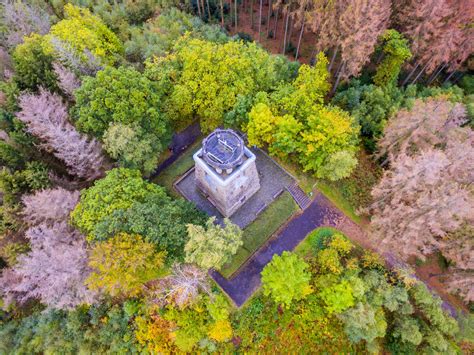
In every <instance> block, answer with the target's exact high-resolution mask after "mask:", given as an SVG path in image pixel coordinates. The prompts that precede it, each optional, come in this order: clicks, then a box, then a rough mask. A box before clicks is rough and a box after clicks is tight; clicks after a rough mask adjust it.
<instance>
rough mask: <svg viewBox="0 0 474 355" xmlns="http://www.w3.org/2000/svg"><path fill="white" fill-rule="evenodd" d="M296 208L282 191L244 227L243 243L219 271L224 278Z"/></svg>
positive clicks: (257, 247) (235, 269)
mask: <svg viewBox="0 0 474 355" xmlns="http://www.w3.org/2000/svg"><path fill="white" fill-rule="evenodd" d="M297 210H298V206H297V205H296V203H295V201H294V200H293V198H292V197H291V195H290V194H289V193H288V192H287V191H284V192H283V193H282V194H281V195H280V196H278V198H277V199H276V200H275V201H273V202H272V204H271V205H270V206H268V207H267V208H266V209H265V211H263V212H262V213H261V214H260V215H259V216H258V217H257V219H256V220H255V221H253V222H252V223H251V224H250V225H248V226H247V227H246V228H245V229H244V236H243V239H244V245H243V246H242V247H241V248H239V250H238V251H237V254H235V255H234V257H233V258H232V261H231V262H229V263H228V264H226V265H224V267H223V268H222V270H221V271H220V273H221V274H222V275H223V276H224V277H226V278H229V277H230V276H232V274H233V273H235V272H236V271H237V270H238V269H239V268H240V266H241V265H242V264H243V263H244V262H245V261H246V260H247V259H248V258H249V257H250V256H251V255H252V254H253V253H254V252H255V251H256V250H257V249H259V248H260V247H261V246H262V245H263V244H265V242H266V241H267V240H268V238H270V237H271V236H272V235H273V234H274V233H275V232H276V231H277V230H278V228H280V226H281V225H282V224H283V223H285V222H286V221H287V220H288V219H289V218H290V217H291V216H292V215H293V213H295V212H296V211H297Z"/></svg>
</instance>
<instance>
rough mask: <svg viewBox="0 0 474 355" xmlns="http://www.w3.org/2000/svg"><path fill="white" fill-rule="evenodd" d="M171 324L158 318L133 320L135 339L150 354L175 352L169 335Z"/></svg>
mask: <svg viewBox="0 0 474 355" xmlns="http://www.w3.org/2000/svg"><path fill="white" fill-rule="evenodd" d="M172 325H173V324H172V323H171V322H169V321H167V320H166V319H164V318H162V317H160V316H152V317H151V318H150V319H147V318H145V317H137V318H135V327H136V329H135V337H136V338H137V341H138V343H139V344H140V345H142V346H143V347H145V348H146V349H147V350H148V351H149V352H150V353H152V354H169V353H172V352H173V351H176V348H175V346H174V344H173V337H172V335H171V334H172V333H171V328H172Z"/></svg>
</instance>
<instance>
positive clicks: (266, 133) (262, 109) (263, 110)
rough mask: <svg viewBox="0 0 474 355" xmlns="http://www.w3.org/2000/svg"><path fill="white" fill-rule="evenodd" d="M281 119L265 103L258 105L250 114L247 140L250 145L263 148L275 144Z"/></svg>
mask: <svg viewBox="0 0 474 355" xmlns="http://www.w3.org/2000/svg"><path fill="white" fill-rule="evenodd" d="M279 120H280V117H278V116H275V115H274V114H273V113H272V111H271V110H270V107H268V105H267V104H264V103H258V104H256V105H255V106H254V107H252V110H251V111H250V113H249V122H248V124H247V138H248V141H249V144H250V145H256V146H259V147H263V146H265V145H270V144H272V143H273V141H274V138H273V133H274V131H275V126H276V125H277V123H278V121H279Z"/></svg>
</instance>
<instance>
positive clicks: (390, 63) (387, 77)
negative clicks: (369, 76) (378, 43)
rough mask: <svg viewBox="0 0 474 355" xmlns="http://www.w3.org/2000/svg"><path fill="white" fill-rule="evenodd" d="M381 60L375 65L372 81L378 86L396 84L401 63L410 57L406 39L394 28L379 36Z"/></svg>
mask: <svg viewBox="0 0 474 355" xmlns="http://www.w3.org/2000/svg"><path fill="white" fill-rule="evenodd" d="M381 40H382V43H383V44H382V45H383V49H382V51H383V53H384V55H385V57H384V59H383V60H382V62H381V63H380V64H379V66H378V67H377V72H376V73H375V76H374V83H375V84H376V85H378V86H386V85H390V84H396V81H397V79H398V75H399V74H400V70H401V67H402V65H403V63H404V62H405V61H406V60H407V59H410V58H411V52H410V47H409V44H408V41H407V40H406V39H405V38H404V37H403V35H401V34H400V33H399V32H397V31H396V30H392V29H390V30H386V31H385V32H384V33H383V35H382V36H381Z"/></svg>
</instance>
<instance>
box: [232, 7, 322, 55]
mask: <svg viewBox="0 0 474 355" xmlns="http://www.w3.org/2000/svg"><path fill="white" fill-rule="evenodd" d="M243 5H245V8H244V7H243ZM268 8H269V6H268V4H267V3H264V4H263V6H262V26H261V32H260V36H259V32H258V18H259V12H260V5H259V2H258V1H255V2H254V6H253V26H252V17H251V12H250V6H249V5H248V4H246V3H245V2H243V3H242V5H240V6H238V14H237V27H235V26H234V25H232V26H230V27H229V28H228V29H229V32H230V33H231V35H235V34H237V33H239V32H240V33H246V34H249V35H251V36H252V39H253V40H255V41H256V42H258V43H260V44H261V45H262V46H263V47H264V48H265V49H267V50H268V51H269V52H271V53H273V54H283V42H284V34H285V25H286V21H285V17H284V16H283V14H282V13H281V12H278V19H277V18H276V14H277V11H273V14H272V15H271V16H270V22H269V23H270V26H268V25H267V20H268ZM227 22H228V23H229V22H230V19H228V20H227ZM292 22H293V21H291V20H290V21H288V30H287V40H286V44H287V48H288V44H290V43H291V45H290V46H291V48H292V50H291V51H290V50H289V51H287V53H286V55H287V57H288V58H290V59H291V60H295V56H294V54H295V50H296V46H297V44H298V39H299V36H300V31H301V25H299V26H292ZM275 23H276V24H275ZM275 29H276V31H275ZM268 33H270V34H273V35H272V36H271V37H270V36H268ZM314 37H315V35H314V33H310V32H304V33H303V36H302V38H301V47H300V51H299V55H298V60H299V61H300V62H301V63H306V64H308V63H309V62H310V60H311V58H312V57H313V56H314V52H313V50H314ZM293 48H294V49H295V50H293Z"/></svg>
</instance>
